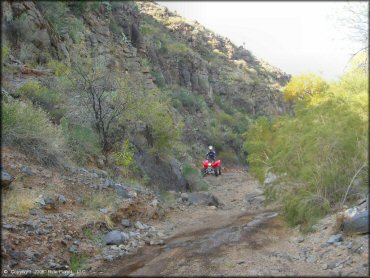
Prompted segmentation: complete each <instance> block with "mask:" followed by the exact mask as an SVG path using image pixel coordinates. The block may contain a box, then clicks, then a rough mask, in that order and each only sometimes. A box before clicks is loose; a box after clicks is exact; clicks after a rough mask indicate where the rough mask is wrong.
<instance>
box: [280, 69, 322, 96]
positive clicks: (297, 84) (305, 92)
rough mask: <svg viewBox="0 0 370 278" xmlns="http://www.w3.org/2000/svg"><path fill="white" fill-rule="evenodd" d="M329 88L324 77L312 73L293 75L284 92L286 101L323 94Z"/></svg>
mask: <svg viewBox="0 0 370 278" xmlns="http://www.w3.org/2000/svg"><path fill="white" fill-rule="evenodd" d="M328 88H329V84H328V83H327V82H326V81H325V80H324V79H323V78H321V77H320V76H318V75H316V74H313V73H311V74H301V75H297V76H294V77H292V79H291V80H290V81H289V83H288V84H287V85H286V86H285V87H284V89H283V92H284V98H285V100H286V101H296V100H302V99H305V98H307V97H308V98H311V97H313V96H314V95H317V94H322V93H324V92H325V91H326V90H327V89H328Z"/></svg>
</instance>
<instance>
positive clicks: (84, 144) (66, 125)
mask: <svg viewBox="0 0 370 278" xmlns="http://www.w3.org/2000/svg"><path fill="white" fill-rule="evenodd" d="M61 127H62V130H63V134H64V137H65V139H66V143H67V146H68V149H69V151H70V152H71V154H72V159H73V160H74V161H76V162H77V163H79V164H82V165H84V164H86V163H87V162H88V161H89V160H91V159H92V157H94V156H98V155H99V154H101V147H100V144H99V137H98V135H97V134H96V133H95V132H94V131H93V130H92V129H90V128H88V127H85V126H81V125H79V124H73V123H71V122H69V121H68V120H67V119H65V118H63V119H62V120H61Z"/></svg>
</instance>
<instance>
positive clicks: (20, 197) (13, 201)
mask: <svg viewBox="0 0 370 278" xmlns="http://www.w3.org/2000/svg"><path fill="white" fill-rule="evenodd" d="M3 194H4V195H3V198H2V213H3V215H9V214H13V215H25V216H26V215H28V214H29V210H30V209H31V208H33V207H34V206H35V201H36V199H37V197H38V195H37V194H38V193H37V192H35V191H34V190H29V189H28V188H27V189H26V188H15V189H14V190H7V191H5V190H3Z"/></svg>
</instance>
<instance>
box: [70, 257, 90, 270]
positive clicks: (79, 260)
mask: <svg viewBox="0 0 370 278" xmlns="http://www.w3.org/2000/svg"><path fill="white" fill-rule="evenodd" d="M86 259H87V255H85V254H72V255H71V257H70V268H71V270H72V271H73V272H77V271H79V270H82V269H83V266H84V264H85V262H86Z"/></svg>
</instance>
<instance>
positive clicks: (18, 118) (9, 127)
mask: <svg viewBox="0 0 370 278" xmlns="http://www.w3.org/2000/svg"><path fill="white" fill-rule="evenodd" d="M2 127H3V130H2V131H3V138H2V142H3V143H4V144H5V145H10V146H14V147H17V148H18V149H20V150H21V151H22V152H23V153H25V154H27V155H30V156H32V157H34V158H35V159H36V160H37V161H39V162H40V163H43V164H45V165H48V166H60V165H61V162H62V160H61V159H62V157H63V155H62V151H63V150H64V141H63V136H62V133H61V130H60V129H59V128H58V127H56V126H54V125H53V124H52V123H51V122H50V121H49V119H48V115H47V114H46V113H45V112H44V111H43V110H42V109H41V108H36V107H34V106H32V104H31V103H29V102H21V101H17V100H8V101H5V102H3V107H2Z"/></svg>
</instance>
